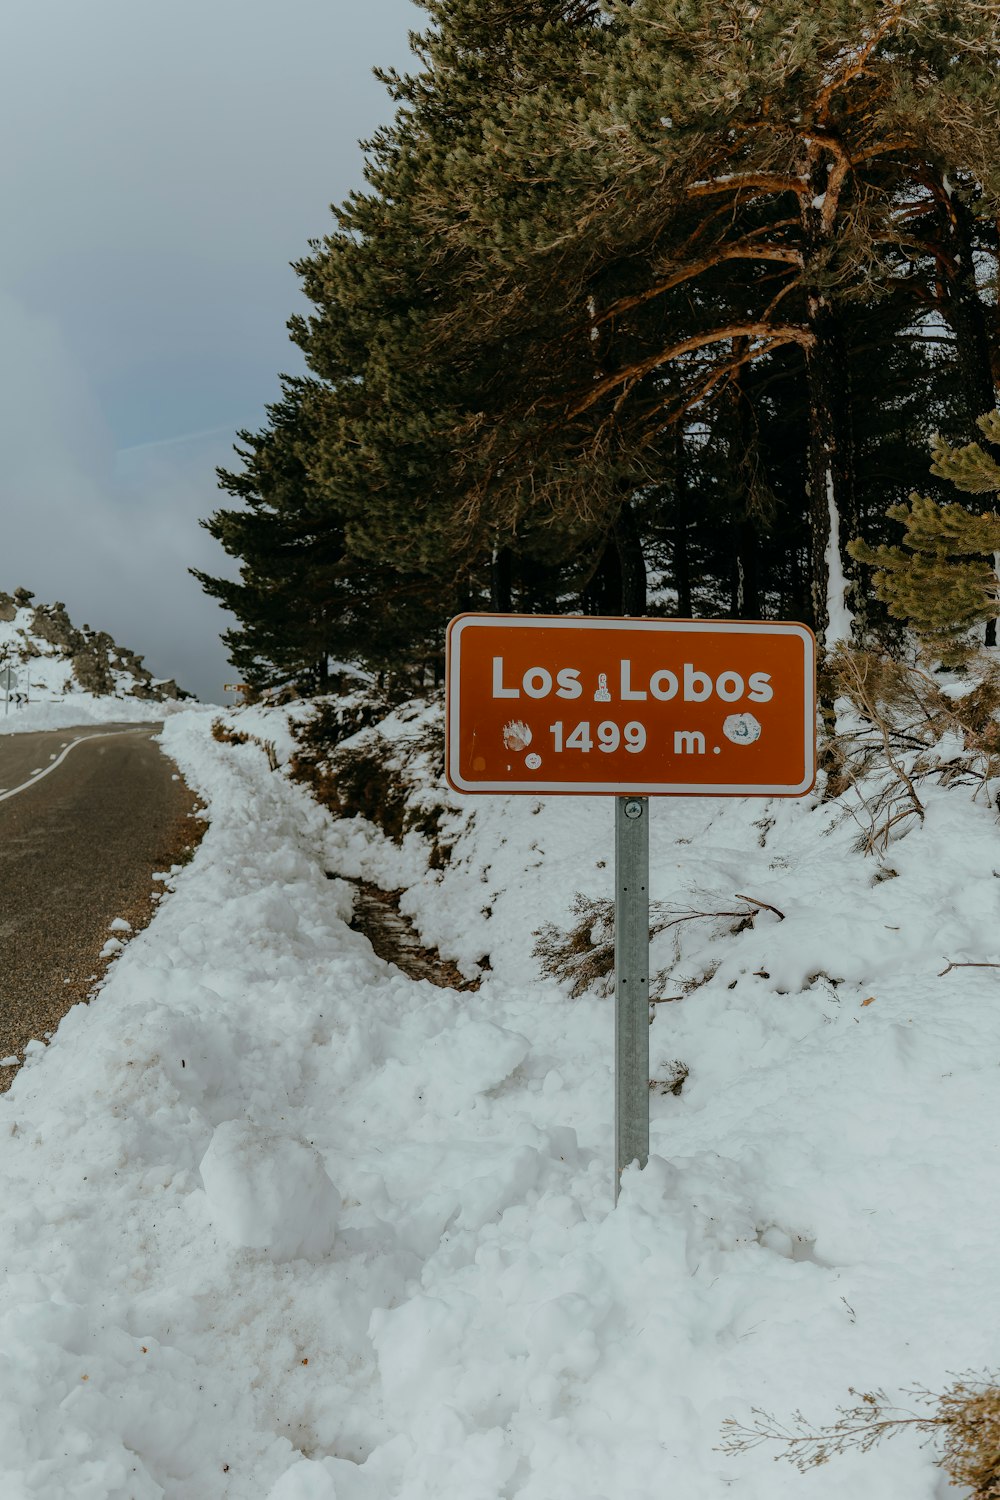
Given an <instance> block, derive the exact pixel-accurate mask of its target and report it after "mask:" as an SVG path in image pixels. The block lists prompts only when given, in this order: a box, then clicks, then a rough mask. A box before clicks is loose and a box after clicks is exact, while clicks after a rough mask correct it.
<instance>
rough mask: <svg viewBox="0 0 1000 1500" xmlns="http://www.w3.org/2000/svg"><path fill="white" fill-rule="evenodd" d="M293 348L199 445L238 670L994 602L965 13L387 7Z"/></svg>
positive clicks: (985, 18) (996, 251)
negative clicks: (298, 360) (494, 636)
mask: <svg viewBox="0 0 1000 1500" xmlns="http://www.w3.org/2000/svg"><path fill="white" fill-rule="evenodd" d="M423 10H424V12H425V19H424V30H423V31H422V32H420V33H419V34H415V35H414V36H413V38H412V48H413V63H412V67H411V70H410V71H408V72H407V73H405V74H404V73H397V72H393V71H387V72H385V73H384V74H382V75H381V76H382V79H383V82H384V84H385V86H386V87H387V89H388V91H389V94H390V96H391V99H392V102H393V106H394V116H393V118H392V122H391V124H389V125H388V126H387V127H386V128H384V129H382V130H380V131H379V132H378V133H377V134H376V135H375V137H374V138H373V139H372V140H370V141H368V142H366V143H364V147H365V153H366V157H365V160H366V166H365V174H366V181H367V186H366V188H365V190H364V191H363V192H358V193H355V194H352V195H351V196H350V197H349V198H348V199H347V200H346V201H345V202H343V203H341V204H340V205H339V206H337V207H336V208H335V210H334V221H333V225H332V227H331V229H330V232H329V233H328V234H327V235H326V236H325V238H323V239H321V240H316V241H313V242H312V243H311V244H309V245H308V246H307V247H304V254H303V256H302V259H301V261H300V262H299V263H298V264H297V266H296V270H297V272H298V274H299V277H300V279H301V288H302V291H303V292H304V294H305V298H306V300H307V303H308V307H307V309H306V310H305V311H303V312H300V313H297V314H296V315H295V316H293V317H292V318H291V321H290V323H289V330H290V335H291V338H292V340H293V342H294V344H295V345H297V346H298V348H299V349H300V350H301V351H302V353H303V354H304V356H305V360H306V366H307V371H308V373H307V374H305V375H301V376H295V377H284V378H283V381H282V395H281V399H280V400H279V401H277V402H276V403H275V404H274V405H273V406H272V407H270V408H269V410H268V419H267V422H266V425H264V426H263V428H262V429H261V430H260V431H257V432H246V431H245V432H242V433H240V439H239V447H238V448H237V455H238V462H237V463H235V464H234V466H233V468H232V469H231V470H227V471H221V472H220V482H221V485H222V488H223V489H224V491H225V492H226V493H227V494H228V496H229V497H230V501H231V503H227V505H226V507H225V508H221V509H219V510H218V511H217V512H216V513H215V514H214V515H213V516H211V517H210V518H209V519H207V520H206V521H205V522H204V523H203V524H204V525H205V526H206V527H207V528H208V530H209V531H210V533H211V534H212V535H213V536H214V537H215V538H216V539H217V540H218V542H219V543H220V544H221V546H222V548H223V549H224V550H225V552H226V553H228V554H229V555H230V556H231V557H232V558H233V559H236V560H237V562H238V564H239V579H238V581H230V580H229V579H227V578H222V577H210V576H206V575H205V574H199V575H198V576H199V578H200V580H201V582H202V584H203V586H204V587H205V588H206V589H207V590H208V592H209V593H210V594H212V595H214V596H215V597H217V598H218V599H219V600H220V601H221V602H222V603H223V604H224V605H225V606H226V608H228V609H229V610H230V611H232V613H233V614H234V615H235V617H236V621H237V624H236V626H235V627H234V628H233V629H232V630H231V631H230V632H229V635H228V636H227V638H226V639H227V644H228V645H229V646H230V649H231V651H232V653H233V660H234V662H235V663H236V666H237V668H238V670H239V671H240V672H241V674H242V675H243V677H244V679H245V680H246V681H247V682H248V683H250V684H252V685H254V686H256V687H258V688H265V687H270V686H277V685H279V684H284V683H294V684H295V685H296V686H298V688H299V689H300V691H304V692H310V691H317V690H320V691H321V690H322V689H323V688H324V687H325V686H326V685H327V683H328V680H329V673H330V671H331V663H336V662H338V661H344V660H345V659H349V660H354V661H361V662H363V663H365V664H366V665H367V666H368V667H370V668H371V669H372V670H374V671H376V672H380V673H388V674H389V675H390V676H393V677H396V678H397V679H399V680H401V681H406V682H409V683H411V684H412V683H415V682H425V681H428V680H433V679H436V678H437V677H438V676H439V675H440V671H441V667H442V663H443V634H444V625H445V622H446V621H447V619H448V618H449V617H450V616H452V615H453V614H455V613H457V612H459V611H461V610H463V609H470V608H474V609H487V610H490V609H492V610H498V611H511V610H513V611H517V612H525V613H540V612H560V613H562V612H564V613H571V614H581V613H582V614H598V615H600V614H611V615H617V614H626V615H639V614H648V615H657V614H665V615H679V616H685V617H688V616H694V617H715V618H748V619H768V618H783V619H791V620H801V621H804V622H806V623H807V624H809V625H811V626H812V627H813V629H814V630H815V631H816V633H817V635H818V636H819V638H820V640H821V641H825V643H826V644H827V645H833V644H834V643H835V642H836V641H837V640H838V639H843V638H844V637H845V631H846V632H849V631H851V629H852V626H851V619H852V617H853V634H854V639H855V642H856V643H864V641H865V640H866V639H869V638H881V639H883V640H885V639H890V640H891V639H892V633H893V631H894V630H895V631H897V632H898V631H899V629H900V628H901V622H909V623H910V624H911V625H913V626H914V627H915V628H916V629H917V631H918V633H919V632H920V631H921V630H922V631H924V632H925V634H930V635H931V636H932V637H937V638H948V639H952V638H954V637H956V634H960V633H961V632H962V631H968V630H969V629H970V628H971V627H973V626H975V627H976V628H977V629H978V630H979V631H980V638H981V634H982V630H981V627H982V624H983V622H985V623H986V624H987V626H992V617H993V615H994V614H995V613H996V605H995V600H994V593H995V589H996V572H995V569H994V565H993V564H994V554H996V553H998V552H1000V519H998V517H997V516H996V514H995V512H994V511H993V510H991V509H990V507H991V506H992V505H993V504H994V503H995V500H996V494H997V491H998V490H1000V467H998V465H997V459H998V456H1000V416H991V415H990V414H991V413H993V412H994V410H995V408H996V407H997V405H998V398H997V394H996V385H997V381H998V379H1000V348H998V338H1000V326H998V324H1000V318H998V305H997V273H998V256H1000V233H998V219H1000V89H998V87H997V64H998V60H1000V10H998V7H997V5H996V3H995V0H812V3H811V4H809V5H803V4H802V3H801V0H712V3H711V4H709V3H707V0H608V3H605V4H597V3H595V0H504V3H501V0H423Z"/></svg>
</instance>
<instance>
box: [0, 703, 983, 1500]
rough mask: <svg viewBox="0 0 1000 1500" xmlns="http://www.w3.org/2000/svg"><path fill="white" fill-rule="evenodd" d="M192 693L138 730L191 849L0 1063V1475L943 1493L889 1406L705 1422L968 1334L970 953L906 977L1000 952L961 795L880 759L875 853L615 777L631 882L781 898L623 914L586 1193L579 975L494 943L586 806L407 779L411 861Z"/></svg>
mask: <svg viewBox="0 0 1000 1500" xmlns="http://www.w3.org/2000/svg"><path fill="white" fill-rule="evenodd" d="M233 723H234V726H238V727H240V728H244V729H252V732H253V733H256V734H261V735H262V737H264V738H267V739H270V740H272V741H273V742H274V743H275V744H276V745H277V746H278V750H279V753H287V749H288V741H287V737H286V736H285V735H284V733H283V730H282V724H283V720H282V719H281V716H280V715H278V714H275V713H271V714H263V715H258V717H257V719H254V718H253V712H252V711H250V712H248V713H247V714H246V715H242V716H241V715H235V716H234V719H233ZM210 724H211V718H210V716H208V715H205V714H197V713H186V714H179V715H176V716H174V717H172V718H171V719H170V720H169V721H168V723H167V726H166V729H165V731H164V736H163V739H164V744H165V748H166V749H167V751H168V753H169V754H170V755H172V756H173V757H175V758H176V760H177V762H178V764H179V765H180V767H181V769H182V770H183V772H184V774H185V776H186V778H187V779H188V781H189V783H190V784H191V785H192V787H193V788H194V789H195V790H196V791H197V792H198V793H199V794H200V796H201V798H202V799H203V800H204V801H205V802H206V804H207V806H208V809H209V815H210V818H211V823H210V826H209V829H208V832H207V835H206V837H205V840H204V842H203V843H202V845H201V847H200V849H199V851H198V853H197V855H196V857H195V859H194V861H193V863H192V864H191V865H189V866H187V867H186V868H184V869H175V870H174V871H172V872H170V874H169V878H168V879H167V880H166V882H165V884H166V886H167V888H168V894H167V895H166V896H165V898H164V900H163V901H162V902H161V905H160V909H159V912H158V914H157V917H156V919H155V921H154V923H153V924H152V926H151V927H150V928H149V929H148V930H147V931H146V932H144V933H142V934H140V935H138V936H136V937H134V938H133V939H132V940H131V941H129V942H128V943H127V945H126V946H125V948H124V951H123V952H122V954H121V956H120V957H119V958H118V959H117V960H116V961H115V963H114V965H113V969H112V971H111V976H110V979H109V982H108V983H107V985H106V987H105V988H104V989H103V991H102V992H101V993H100V995H99V997H98V998H97V999H96V1000H95V1001H94V1002H93V1003H92V1004H91V1005H90V1006H89V1007H83V1006H80V1007H77V1008H76V1009H75V1010H73V1011H71V1012H70V1014H69V1015H68V1016H67V1017H66V1019H65V1021H64V1022H63V1024H62V1025H61V1027H60V1029H59V1031H58V1033H57V1034H56V1036H55V1038H54V1040H53V1042H52V1044H51V1045H50V1046H49V1047H48V1048H47V1049H45V1048H42V1047H38V1048H37V1050H35V1051H33V1053H32V1055H31V1057H30V1058H29V1060H28V1063H27V1064H26V1066H25V1067H24V1068H23V1070H22V1071H21V1073H20V1074H19V1075H18V1077H17V1078H16V1079H15V1081H14V1084H13V1086H12V1088H11V1090H10V1092H9V1093H8V1094H7V1095H5V1096H3V1097H2V1098H0V1184H2V1192H0V1201H2V1204H3V1208H2V1211H0V1262H2V1264H3V1265H4V1267H5V1269H6V1277H7V1279H6V1282H5V1284H4V1286H3V1289H2V1292H0V1494H2V1495H3V1497H4V1500H22V1497H24V1500H27V1497H32V1500H36V1497H37V1500H63V1497H66V1500H70V1497H72V1500H158V1497H169V1500H216V1497H218V1500H515V1497H516V1500H662V1497H663V1496H677V1497H683V1500H722V1497H723V1496H726V1495H730V1494H734V1495H738V1496H740V1497H741V1500H786V1497H787V1500H791V1497H793V1496H794V1497H803V1500H830V1497H844V1496H851V1497H859V1500H932V1497H938V1500H944V1496H945V1495H953V1494H956V1493H957V1492H956V1491H955V1490H952V1489H949V1488H948V1486H947V1480H946V1478H945V1476H944V1475H943V1474H942V1472H941V1471H940V1469H938V1468H937V1467H936V1466H935V1464H934V1461H933V1451H932V1450H929V1449H927V1448H923V1447H921V1446H920V1445H919V1442H918V1440H917V1439H915V1438H912V1437H909V1436H905V1435H904V1436H901V1437H897V1438H894V1439H893V1440H892V1441H891V1442H889V1443H887V1444H885V1445H883V1446H882V1447H880V1448H877V1449H876V1450H875V1451H873V1452H871V1453H869V1454H867V1455H860V1454H857V1453H849V1454H847V1455H846V1456H844V1457H839V1458H835V1459H833V1460H832V1461H831V1462H830V1464H829V1465H827V1466H825V1467H822V1468H817V1469H814V1470H811V1471H810V1472H808V1473H807V1474H805V1475H800V1474H798V1473H797V1472H796V1471H795V1470H794V1469H792V1468H791V1467H790V1466H788V1465H785V1464H778V1465H776V1464H774V1463H772V1462H771V1459H772V1454H771V1453H770V1452H768V1451H766V1449H759V1450H755V1451H753V1452H750V1453H747V1454H743V1455H738V1456H735V1457H733V1456H729V1455H727V1454H724V1453H722V1452H720V1451H718V1446H717V1445H718V1444H719V1441H720V1435H721V1424H722V1422H723V1420H724V1419H725V1418H727V1417H736V1418H738V1419H740V1420H743V1421H746V1420H748V1419H749V1417H750V1413H751V1409H752V1408H753V1407H759V1408H763V1409H764V1410H765V1411H768V1412H771V1413H773V1414H775V1415H776V1416H777V1417H779V1418H787V1417H789V1416H790V1415H791V1414H792V1413H793V1412H794V1411H795V1410H797V1409H799V1408H801V1409H803V1410H804V1411H805V1412H806V1414H807V1415H808V1416H810V1417H811V1418H813V1419H814V1420H815V1421H816V1422H825V1421H829V1420H830V1419H831V1418H832V1417H833V1416H834V1415H835V1408H836V1407H837V1406H838V1404H843V1403H844V1402H846V1401H847V1400H848V1399H849V1398H848V1388H849V1387H855V1388H860V1389H862V1390H869V1389H873V1388H876V1387H884V1388H885V1389H886V1390H887V1391H888V1392H889V1393H890V1395H894V1394H899V1395H901V1394H902V1393H903V1392H905V1391H907V1390H910V1389H912V1388H914V1387H918V1386H926V1387H928V1388H930V1389H931V1390H940V1389H942V1388H943V1387H944V1386H945V1385H947V1384H949V1383H950V1381H951V1378H952V1376H953V1375H954V1373H955V1372H959V1371H964V1370H968V1369H983V1368H987V1367H990V1366H993V1365H995V1363H996V1328H997V1326H998V1325H1000V1285H998V1278H997V1276H996V1270H995V1266H996V1254H997V1252H996V1247H997V1244H998V1243H1000V1201H998V1197H997V1193H996V1189H995V1184H996V1171H997V1159H998V1152H1000V995H998V985H1000V971H998V970H994V969H989V968H981V969H976V968H962V969H955V970H952V972H950V973H949V974H947V975H944V976H940V971H941V970H942V969H944V968H945V966H946V962H947V961H948V960H951V961H959V960H967V961H972V960H976V961H980V962H992V963H996V962H1000V935H998V924H997V908H998V900H1000V885H998V884H997V881H998V879H1000V829H998V826H997V819H996V815H995V814H994V812H993V811H991V810H990V809H988V808H987V807H985V806H984V805H983V804H982V802H981V801H980V802H979V803H974V802H973V801H972V800H971V798H970V795H969V792H968V790H967V789H962V788H959V787H952V788H951V789H949V790H944V789H938V790H931V789H928V788H927V787H926V786H925V790H926V792H927V816H926V819H925V822H924V824H923V825H922V826H921V827H918V828H914V830H913V831H912V832H911V833H910V834H909V835H908V837H906V838H905V839H902V840H901V841H899V842H898V843H896V844H894V845H893V846H892V848H891V850H890V855H891V858H890V860H889V867H888V869H881V870H880V869H879V867H877V866H876V865H875V864H874V863H873V861H872V860H870V859H869V860H866V859H864V858H863V857H862V856H861V855H860V854H858V853H856V852H854V850H853V847H852V845H853V843H854V840H855V837H856V833H857V829H856V828H855V826H854V825H853V824H852V823H851V822H850V821H849V820H846V821H845V820H844V817H843V813H842V810H838V808H837V807H836V806H835V805H833V804H827V805H821V804H819V803H818V801H817V799H815V798H807V799H804V800H802V801H798V802H785V803H779V802H770V803H768V802H739V801H736V802H711V801H707V800H685V799H677V800H670V801H661V802H659V803H657V804H656V805H655V807H654V809H653V820H652V895H653V897H654V899H655V900H658V901H662V902H667V903H670V904H672V905H674V906H676V907H677V908H684V909H692V908H696V909H698V910H700V911H704V912H711V911H716V910H728V909H731V908H732V906H733V904H734V896H735V894H736V893H737V892H741V893H744V894H745V895H750V896H752V897H754V898H756V899H757V900H759V901H761V902H767V903H769V904H770V906H772V907H774V908H777V909H778V911H780V912H782V913H783V914H784V920H780V919H779V917H778V915H777V914H776V913H775V912H772V911H768V910H766V909H763V910H762V911H761V914H760V915H759V916H758V917H757V918H756V919H755V920H754V922H753V924H752V926H749V927H745V928H744V930H743V931H740V932H733V931H732V930H731V929H732V927H733V925H734V924H733V923H732V922H731V921H729V920H726V919H718V920H714V919H711V918H701V919H698V920H692V921H688V922H683V923H681V924H680V925H679V926H677V927H674V928H672V929H670V930H669V931H668V932H666V933H664V934H663V935H662V936H661V937H660V938H658V939H657V941H656V944H655V947H654V964H655V965H656V966H657V967H659V968H661V969H663V970H666V971H667V977H666V978H665V981H664V985H665V987H664V989H663V990H662V991H661V995H662V996H663V997H665V996H666V995H678V996H681V997H682V998H680V999H677V1000H674V1001H672V1002H670V1003H666V1002H664V1003H662V1004H660V1005H658V1006H657V1007H656V1019H655V1022H654V1024H653V1027H652V1031H651V1055H652V1072H653V1074H654V1076H656V1077H663V1078H667V1077H669V1076H673V1075H672V1069H673V1065H674V1064H675V1063H678V1062H680V1063H683V1064H684V1065H686V1067H687V1068H688V1069H689V1075H688V1078H687V1081H686V1082H685V1084H684V1087H683V1090H682V1092H681V1093H680V1094H679V1095H677V1096H674V1095H672V1094H660V1093H658V1092H654V1093H653V1094H652V1096H651V1108H652V1149H653V1153H654V1154H653V1157H652V1159H651V1160H650V1163H649V1166H648V1167H647V1168H646V1170H645V1171H643V1172H641V1173H640V1172H638V1171H637V1170H634V1169H633V1170H631V1171H629V1172H628V1173H627V1174H626V1178H625V1182H624V1187H623V1192H622V1196H621V1200H620V1202H619V1205H618V1207H617V1209H612V1191H611V1110H612V1072H611V1066H612V1009H611V1002H610V1001H609V1000H608V999H606V998H604V997H601V996H598V995H596V994H594V993H588V994H586V995H584V996H583V997H581V998H578V999H571V998H570V997H569V995H568V993H567V991H566V989H565V988H564V987H560V986H559V985H558V984H556V983H555V982H554V981H553V980H549V979H546V978H544V977H543V976H542V975H541V974H540V971H539V966H538V961H537V959H535V958H533V957H532V956H531V949H532V945H533V938H532V933H533V932H534V931H536V930H537V929H538V928H539V926H540V925H541V924H542V923H543V922H546V921H551V922H555V923H557V924H561V925H566V924H567V923H568V922H569V921H570V920H571V914H570V913H571V906H572V901H573V897H574V894H575V893H576V892H583V893H585V894H586V895H588V896H590V897H606V896H608V895H609V894H610V892H611V881H612V808H611V804H610V802H608V801H605V800H602V799H592V800H581V799H563V798H552V799H550V800H544V801H543V800H537V801H536V800H535V799H532V798H527V797H519V798H515V797H511V798H503V797H490V798H476V799H468V800H466V801H464V802H462V803H460V802H459V800H458V799H457V798H455V797H454V796H453V795H452V794H450V793H445V794H444V796H445V798H446V799H449V800H448V805H449V807H450V809H451V810H450V811H449V812H448V813H447V814H446V817H445V820H444V823H443V825H442V829H441V836H442V837H443V838H444V839H445V841H446V842H453V843H454V848H453V852H452V857H451V860H450V863H448V864H447V865H446V866H445V868H444V869H442V870H439V871H430V870H429V869H428V867H427V853H428V846H427V842H426V840H425V839H423V838H422V837H420V836H419V835H417V834H416V833H414V834H411V835H408V837H407V839H406V840H405V841H404V844H403V846H402V848H397V847H396V846H394V845H392V844H390V843H388V841H387V840H385V839H384V837H383V836H382V835H381V834H380V833H379V832H378V831H377V830H375V829H374V828H373V827H371V826H370V825H368V824H366V823H363V822H361V821H358V820H354V821H341V822H334V821H333V820H331V819H330V818H329V817H328V815H327V814H326V813H324V812H323V811H321V810H320V809H319V808H317V807H316V806H315V805H314V804H313V803H312V802H311V801H310V800H309V799H308V797H307V796H306V794H305V792H304V791H303V790H302V789H301V788H299V787H296V786H295V785H293V784H291V783H290V782H289V781H288V780H287V779H286V778H285V777H284V775H283V774H282V773H281V771H277V772H274V771H271V770H270V768H269V764H268V759H267V756H266V755H265V754H264V753H263V751H262V750H261V749H260V748H258V747H257V746H256V745H254V744H245V745H225V744H220V743H218V742H216V741H215V740H214V739H213V738H212V737H211V733H210ZM413 727H414V726H412V725H411V726H410V728H411V729H412V728H413ZM416 727H417V728H419V727H420V726H419V725H417V726H416ZM432 795H433V796H434V797H437V796H439V795H440V794H439V793H438V792H433V794H432V793H431V792H430V791H429V792H428V797H431V796H432ZM889 870H891V871H892V873H891V875H890V874H889ZM326 872H334V873H335V874H336V875H338V876H344V877H347V876H355V875H359V874H360V875H364V876H365V877H366V878H368V879H372V880H377V881H379V882H381V883H382V884H383V885H384V886H386V887H387V888H399V887H405V888H406V892H407V893H406V895H405V896H404V898H403V908H404V910H407V911H409V912H410V913H411V914H412V915H413V916H414V918H415V919H416V921H417V923H418V925H419V927H420V929H421V931H422V933H423V934H424V937H425V939H426V940H427V941H429V942H430V943H433V944H437V945H439V946H440V949H441V951H442V953H443V954H444V955H446V956H452V957H455V958H456V959H458V960H459V961H460V963H461V964H462V965H463V966H464V968H465V969H466V970H467V972H469V973H471V972H472V971H473V969H474V968H475V966H476V964H477V961H478V960H480V959H481V958H482V957H483V956H484V955H486V954H488V955H489V957H490V961H491V964H492V968H491V969H490V970H488V971H487V972H486V973H485V974H484V976H483V983H482V985H481V988H480V989H479V990H478V992H463V993H459V992H456V991H450V990H442V989H436V988H434V987H433V986H431V985H430V984H428V983H427V982H425V981H414V980H410V979H407V978H405V977H404V976H403V975H402V974H400V973H399V972H398V971H395V970H393V969H392V968H390V967H389V966H387V965H386V964H384V963H383V962H381V961H380V960H379V959H377V958H376V957H375V956H374V955H373V953H372V951H371V949H370V947H369V945H368V943H367V941H366V940H365V939H364V938H363V937H362V936H361V935H359V934H358V933H355V932H353V931H352V930H351V929H350V928H349V926H348V925H347V924H348V921H349V917H350V911H351V896H352V892H351V887H350V886H349V885H348V884H346V883H345V881H344V880H343V879H339V878H338V879H330V878H328V875H327V873H326ZM876 877H878V878H876ZM674 938H676V942H677V948H676V950H675V949H674V947H673V940H674ZM903 1399H904V1400H905V1399H906V1398H905V1397H903Z"/></svg>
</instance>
